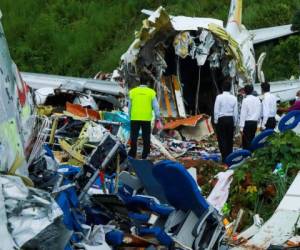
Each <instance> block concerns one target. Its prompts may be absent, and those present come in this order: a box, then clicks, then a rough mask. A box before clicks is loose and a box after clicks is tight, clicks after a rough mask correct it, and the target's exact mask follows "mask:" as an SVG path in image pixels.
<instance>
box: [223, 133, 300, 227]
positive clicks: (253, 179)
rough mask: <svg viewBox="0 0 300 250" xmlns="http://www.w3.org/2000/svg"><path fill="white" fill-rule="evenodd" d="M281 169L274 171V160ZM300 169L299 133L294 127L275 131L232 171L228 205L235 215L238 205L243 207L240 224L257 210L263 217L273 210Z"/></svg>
mask: <svg viewBox="0 0 300 250" xmlns="http://www.w3.org/2000/svg"><path fill="white" fill-rule="evenodd" d="M278 163H279V164H280V163H281V164H282V170H281V172H280V171H279V172H278V173H276V171H275V172H273V171H274V169H275V168H276V165H277V164H278ZM298 171H300V137H299V136H296V135H295V133H294V132H293V131H288V132H285V133H275V135H274V136H272V137H271V138H270V139H269V142H268V145H267V146H265V147H264V148H261V149H258V150H256V151H255V152H254V155H253V156H252V157H251V158H250V159H249V160H247V161H246V162H245V163H244V164H243V165H242V166H240V167H238V168H237V169H236V170H235V172H234V178H233V182H232V184H231V188H230V194H229V200H228V205H229V208H230V215H231V217H232V218H235V217H236V215H237V213H238V211H239V209H240V208H243V209H244V210H245V212H246V213H245V216H244V217H243V222H242V225H241V227H245V226H250V225H251V224H252V223H253V219H252V216H253V215H255V214H257V213H258V214H259V215H260V216H261V217H262V218H263V219H264V220H265V221H266V220H267V219H268V218H269V217H270V216H271V215H272V214H273V213H274V211H275V209H276V207H277V206H278V205H279V203H280V201H281V200H282V198H283V196H284V195H285V193H286V191H287V189H288V188H289V186H290V184H291V183H292V182H293V180H294V178H295V176H296V175H297V173H298Z"/></svg>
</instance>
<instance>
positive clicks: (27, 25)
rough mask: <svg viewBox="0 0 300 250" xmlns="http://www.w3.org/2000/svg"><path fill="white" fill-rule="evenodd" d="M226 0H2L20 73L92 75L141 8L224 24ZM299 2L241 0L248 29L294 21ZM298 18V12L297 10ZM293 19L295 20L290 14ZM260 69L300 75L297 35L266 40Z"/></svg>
mask: <svg viewBox="0 0 300 250" xmlns="http://www.w3.org/2000/svg"><path fill="white" fill-rule="evenodd" d="M229 4H230V1H229V0H189V1H186V0H168V1H167V0H143V1H140V0H127V1H125V0H98V1H96V0H51V1H50V0H26V1H24V0H14V1H11V0H1V1H0V9H1V11H2V14H3V17H2V23H3V25H4V29H5V33H6V37H7V40H8V43H9V47H10V51H11V54H12V57H13V59H14V60H15V62H16V63H17V65H18V66H19V68H20V69H21V70H22V71H30V72H40V73H52V74H60V75H72V76H82V77H87V76H93V75H94V74H95V73H96V72H98V71H100V70H101V71H112V70H113V69H114V68H115V67H117V66H118V63H119V59H120V56H121V55H122V54H123V53H124V52H125V51H126V50H127V48H128V46H129V45H130V43H131V42H132V41H133V39H134V31H135V30H137V29H139V27H140V26H141V21H142V19H144V18H145V16H144V15H143V14H141V12H140V11H141V9H143V8H145V9H156V8H157V7H159V6H160V5H162V6H164V7H166V9H167V10H168V11H169V13H171V14H174V15H188V16H198V17H199V16H202V17H214V18H219V19H222V20H224V22H226V19H227V15H228V10H229ZM297 9H300V2H299V0H268V1H260V0H245V1H244V6H243V23H244V24H245V26H246V27H247V28H249V29H254V28H261V27H268V26H274V25H282V24H287V23H291V22H292V20H293V21H294V22H295V25H297V20H298V19H299V18H298V19H297V15H294V13H295V10H297ZM298 16H299V14H298ZM293 17H294V18H293ZM262 51H266V52H267V53H268V55H267V58H266V61H265V65H264V71H265V75H266V77H267V78H268V79H270V80H275V79H276V80H277V79H284V78H289V77H290V76H291V75H297V76H298V75H299V69H300V66H299V56H298V53H300V35H294V36H291V37H288V38H281V39H279V40H276V41H274V42H271V43H265V44H263V45H261V46H259V47H258V48H257V50H256V56H259V53H260V52H262Z"/></svg>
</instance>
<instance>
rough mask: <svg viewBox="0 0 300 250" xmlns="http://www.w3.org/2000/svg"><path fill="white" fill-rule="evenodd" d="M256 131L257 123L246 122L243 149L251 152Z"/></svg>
mask: <svg viewBox="0 0 300 250" xmlns="http://www.w3.org/2000/svg"><path fill="white" fill-rule="evenodd" d="M256 129H257V121H245V126H244V129H243V138H242V144H243V149H248V150H250V146H251V142H252V140H253V138H254V136H255V133H256Z"/></svg>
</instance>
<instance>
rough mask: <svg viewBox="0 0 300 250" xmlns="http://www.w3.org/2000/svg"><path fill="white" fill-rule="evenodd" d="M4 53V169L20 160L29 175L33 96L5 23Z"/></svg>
mask: <svg viewBox="0 0 300 250" xmlns="http://www.w3.org/2000/svg"><path fill="white" fill-rule="evenodd" d="M0 55H1V56H0V105H1V108H0V111H1V113H0V131H1V133H0V146H1V147H0V153H1V159H0V170H1V171H4V172H6V171H8V170H9V169H10V167H11V166H12V164H13V162H15V161H16V159H19V160H18V161H19V162H20V165H19V168H18V169H17V173H18V174H20V175H23V176H24V175H25V176H27V175H28V172H27V163H26V157H25V154H24V152H25V147H26V146H27V143H28V142H29V138H30V136H31V133H32V126H30V125H29V124H27V121H28V120H30V119H31V115H32V111H33V108H32V107H33V106H32V99H31V96H30V94H29V93H28V91H27V88H26V85H25V84H24V83H23V82H22V80H21V79H20V78H19V73H18V71H17V67H16V65H15V64H14V62H13V61H12V59H11V57H10V54H9V50H8V46H7V42H6V39H5V35H4V31H3V27H2V25H1V23H0Z"/></svg>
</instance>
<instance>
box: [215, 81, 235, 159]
mask: <svg viewBox="0 0 300 250" xmlns="http://www.w3.org/2000/svg"><path fill="white" fill-rule="evenodd" d="M222 89H223V93H222V94H220V95H218V96H217V98H216V101H215V106H214V122H215V124H216V132H217V138H218V144H219V149H220V151H221V155H222V161H223V162H225V159H226V157H227V156H228V155H229V154H231V153H232V148H233V135H234V127H235V126H236V124H237V119H238V105H237V98H236V97H235V96H233V95H232V94H231V93H230V90H231V82H230V81H229V80H226V81H224V83H223V86H222Z"/></svg>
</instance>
